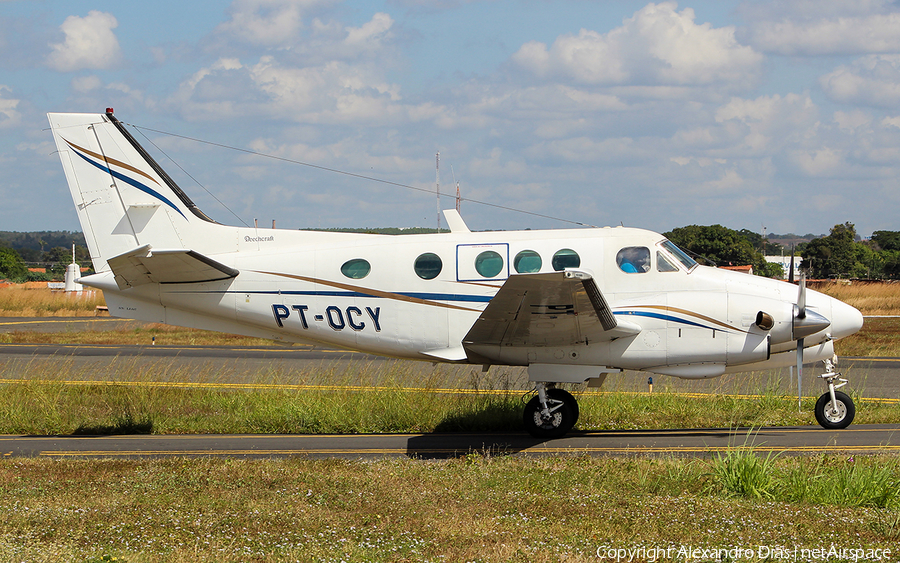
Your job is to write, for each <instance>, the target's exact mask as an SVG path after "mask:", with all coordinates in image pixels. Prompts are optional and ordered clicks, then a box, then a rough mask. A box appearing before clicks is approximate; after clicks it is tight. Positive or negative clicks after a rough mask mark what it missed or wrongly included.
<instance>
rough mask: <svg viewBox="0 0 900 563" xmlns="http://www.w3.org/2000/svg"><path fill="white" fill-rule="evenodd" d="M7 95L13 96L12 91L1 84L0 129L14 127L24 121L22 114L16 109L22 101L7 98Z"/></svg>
mask: <svg viewBox="0 0 900 563" xmlns="http://www.w3.org/2000/svg"><path fill="white" fill-rule="evenodd" d="M7 93H10V94H11V93H12V89H11V88H10V87H9V86H5V85H3V84H0V129H5V128H7V127H14V126H16V125H18V124H19V122H20V121H21V120H22V114H21V113H19V111H18V110H17V109H16V108H18V106H19V101H20V100H17V99H15V98H7V97H6V94H7Z"/></svg>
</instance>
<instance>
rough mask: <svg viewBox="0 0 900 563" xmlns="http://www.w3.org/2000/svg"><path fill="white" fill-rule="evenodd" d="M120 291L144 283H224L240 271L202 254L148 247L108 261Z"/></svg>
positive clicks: (136, 249)
mask: <svg viewBox="0 0 900 563" xmlns="http://www.w3.org/2000/svg"><path fill="white" fill-rule="evenodd" d="M107 263H108V264H109V267H110V268H111V269H112V271H113V274H114V275H115V279H116V284H117V285H118V286H119V289H126V288H128V287H135V286H138V285H143V284H145V283H195V282H206V281H216V280H224V279H228V278H233V277H235V276H237V275H238V273H239V272H238V270H235V269H234V268H231V267H228V266H226V265H225V264H222V263H220V262H216V261H215V260H213V259H212V258H209V257H208V256H204V255H202V254H200V253H199V252H195V251H193V250H188V249H186V248H178V249H173V250H154V249H151V247H150V245H149V244H146V245H144V246H141V247H138V248H135V249H134V250H130V251H128V252H126V253H124V254H120V255H118V256H115V257H113V258H110V259H109V260H107Z"/></svg>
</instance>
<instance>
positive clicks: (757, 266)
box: [665, 225, 783, 277]
mask: <svg viewBox="0 0 900 563" xmlns="http://www.w3.org/2000/svg"><path fill="white" fill-rule="evenodd" d="M747 232H748V233H751V234H754V235H756V234H755V233H753V232H752V231H747ZM665 236H666V238H668V239H669V240H671V241H672V242H674V243H675V244H676V245H678V246H679V247H680V248H682V249H684V250H687V251H689V252H692V253H694V254H696V255H699V256H702V257H703V258H706V259H707V260H709V261H711V262H712V263H713V264H715V265H717V266H748V265H750V266H753V271H754V272H755V273H756V274H757V275H760V276H769V277H780V276H781V275H782V272H783V269H782V268H781V267H780V266H779V265H778V264H769V263H767V262H766V259H765V257H764V256H763V254H762V252H761V251H758V250H756V249H755V248H754V247H753V243H752V242H751V241H750V240H748V238H747V236H745V235H744V232H739V231H735V230H734V229H729V228H728V227H723V226H722V225H710V226H702V225H688V226H687V227H679V228H677V229H672V230H671V231H669V232H668V233H665ZM755 240H757V241H758V242H760V243H761V241H762V237H760V236H759V235H756V239H755Z"/></svg>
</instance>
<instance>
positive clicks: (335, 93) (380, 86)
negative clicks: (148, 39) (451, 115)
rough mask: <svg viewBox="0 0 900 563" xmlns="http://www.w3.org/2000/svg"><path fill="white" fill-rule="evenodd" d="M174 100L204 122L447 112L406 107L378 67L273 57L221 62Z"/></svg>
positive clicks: (326, 120) (396, 118)
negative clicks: (290, 62)
mask: <svg viewBox="0 0 900 563" xmlns="http://www.w3.org/2000/svg"><path fill="white" fill-rule="evenodd" d="M171 101H172V102H173V103H175V105H176V107H179V109H180V110H181V111H184V112H185V114H186V115H193V116H199V117H205V118H221V117H236V116H249V115H257V116H267V117H273V118H275V117H277V118H279V119H286V120H289V121H295V122H303V123H322V124H341V123H366V124H368V125H374V124H385V123H391V124H394V125H398V126H399V125H401V124H403V123H407V122H410V121H420V120H423V119H430V118H433V117H434V116H435V115H437V114H438V113H440V112H441V111H442V110H441V108H440V107H438V106H435V105H434V104H421V105H411V104H406V103H404V102H403V101H402V99H401V96H400V88H399V86H398V85H397V84H392V83H390V82H387V81H385V80H384V79H383V77H382V76H381V72H380V70H379V69H378V68H377V66H376V65H365V64H357V65H351V64H348V63H344V62H340V61H333V62H331V63H328V64H326V65H321V66H309V67H302V68H297V67H291V66H286V65H283V64H281V63H280V62H279V61H278V60H277V59H276V58H275V57H272V56H265V57H262V58H260V59H259V60H258V62H256V63H255V64H251V65H244V64H242V63H241V62H240V61H238V60H237V59H221V60H219V61H217V62H216V63H215V64H213V65H211V66H210V67H207V68H204V69H201V70H200V71H198V72H196V73H195V74H194V76H192V77H191V78H190V79H189V80H187V81H185V82H184V83H182V85H181V87H180V89H179V92H178V93H177V94H176V95H175V96H173V98H172V99H171Z"/></svg>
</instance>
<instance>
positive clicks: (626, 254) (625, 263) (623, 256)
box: [616, 246, 650, 274]
mask: <svg viewBox="0 0 900 563" xmlns="http://www.w3.org/2000/svg"><path fill="white" fill-rule="evenodd" d="M616 264H618V265H619V269H620V270H622V271H623V272H625V273H626V274H642V273H644V272H646V271H648V270H650V249H649V248H647V247H646V246H626V247H625V248H623V249H622V250H620V251H619V252H618V253H617V254H616Z"/></svg>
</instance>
